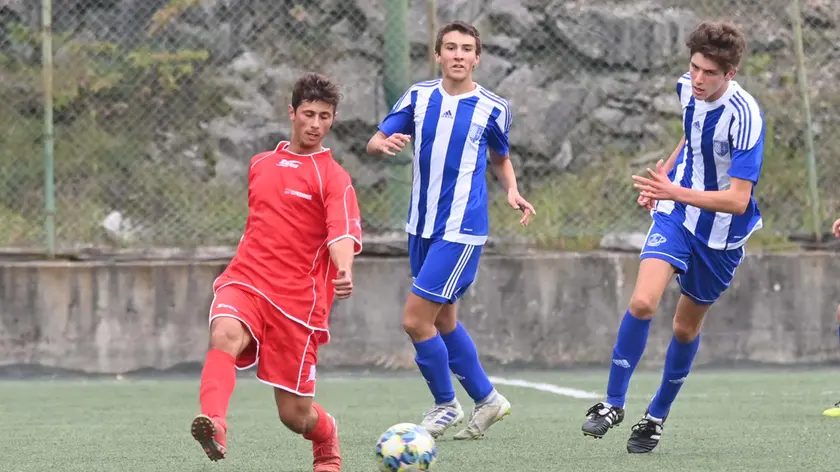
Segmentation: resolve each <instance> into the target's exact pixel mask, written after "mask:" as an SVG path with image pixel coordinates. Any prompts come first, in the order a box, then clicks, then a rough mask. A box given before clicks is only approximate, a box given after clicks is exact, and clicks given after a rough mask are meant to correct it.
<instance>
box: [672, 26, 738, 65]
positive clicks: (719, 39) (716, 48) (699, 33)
mask: <svg viewBox="0 0 840 472" xmlns="http://www.w3.org/2000/svg"><path fill="white" fill-rule="evenodd" d="M685 45H686V47H688V50H689V51H690V53H691V55H692V56H693V55H694V54H695V53H698V52H699V53H700V54H703V56H705V57H706V58H708V59H710V60H712V61H714V62H715V63H716V64H717V65H718V66H720V67H721V68H722V69H723V71H724V73H726V72H729V71H731V70H732V69H736V68H737V67H738V66H739V65H740V64H741V58H742V57H743V56H744V52H745V51H746V49H747V39H746V37H745V36H744V33H743V32H742V31H741V30H740V28H738V27H737V26H735V25H734V24H732V23H729V22H723V21H706V22H703V23H701V24H700V25H699V26H697V28H696V29H695V30H694V31H693V32H692V33H691V35H689V37H688V39H687V40H686V42H685Z"/></svg>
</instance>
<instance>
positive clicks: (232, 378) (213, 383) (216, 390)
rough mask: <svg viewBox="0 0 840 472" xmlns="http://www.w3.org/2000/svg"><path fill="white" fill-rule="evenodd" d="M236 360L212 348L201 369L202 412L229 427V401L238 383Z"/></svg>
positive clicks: (200, 399)
mask: <svg viewBox="0 0 840 472" xmlns="http://www.w3.org/2000/svg"><path fill="white" fill-rule="evenodd" d="M235 362H236V360H235V359H234V357H233V356H232V355H230V354H228V353H226V352H224V351H220V350H218V349H210V350H209V351H208V352H207V358H206V359H205V361H204V368H203V369H202V370H201V388H200V389H199V393H198V397H199V401H200V402H201V413H202V414H203V415H207V416H209V417H210V418H212V419H213V420H214V421H216V422H217V423H219V424H220V425H221V426H222V427H223V428H225V429H227V423H226V422H225V417H226V416H227V407H228V402H229V401H230V397H231V395H233V387H234V386H235V385H236V368H235Z"/></svg>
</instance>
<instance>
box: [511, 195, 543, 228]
mask: <svg viewBox="0 0 840 472" xmlns="http://www.w3.org/2000/svg"><path fill="white" fill-rule="evenodd" d="M508 204H509V205H510V206H511V208H513V209H514V210H519V211H521V212H522V213H524V214H523V215H522V219H521V220H519V224H521V225H522V226H528V222H529V221H530V220H531V217H532V216H534V215H536V214H537V210H534V206H533V205H531V204H530V203H528V200H525V199H524V198H522V195H519V191H518V190H516V189H510V190H509V191H508Z"/></svg>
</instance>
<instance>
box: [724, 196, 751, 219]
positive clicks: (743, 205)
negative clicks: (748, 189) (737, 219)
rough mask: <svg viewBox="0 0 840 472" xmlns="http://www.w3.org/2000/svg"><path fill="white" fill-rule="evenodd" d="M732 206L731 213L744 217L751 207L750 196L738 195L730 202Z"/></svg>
mask: <svg viewBox="0 0 840 472" xmlns="http://www.w3.org/2000/svg"><path fill="white" fill-rule="evenodd" d="M730 206H731V210H730V211H729V213H731V214H733V215H743V214H744V213H746V212H747V208H749V207H750V194H749V193H746V194H744V193H736V194H735V195H734V196H733V198H732V200H731V201H730Z"/></svg>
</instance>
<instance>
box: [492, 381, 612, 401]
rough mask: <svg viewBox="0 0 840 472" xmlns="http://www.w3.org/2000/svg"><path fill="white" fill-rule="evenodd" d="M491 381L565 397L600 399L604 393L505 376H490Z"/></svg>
mask: <svg viewBox="0 0 840 472" xmlns="http://www.w3.org/2000/svg"><path fill="white" fill-rule="evenodd" d="M490 382H492V383H494V384H497V385H508V386H510V387H522V388H530V389H532V390H539V391H540V392H548V393H553V394H555V395H563V396H565V397H572V398H581V399H593V400H594V399H598V398H601V397H603V395H601V394H598V393H594V392H587V391H586V390H578V389H576V388H567V387H561V386H559V385H553V384H549V383H541V382H529V381H527V380H520V379H506V378H504V377H490Z"/></svg>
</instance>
